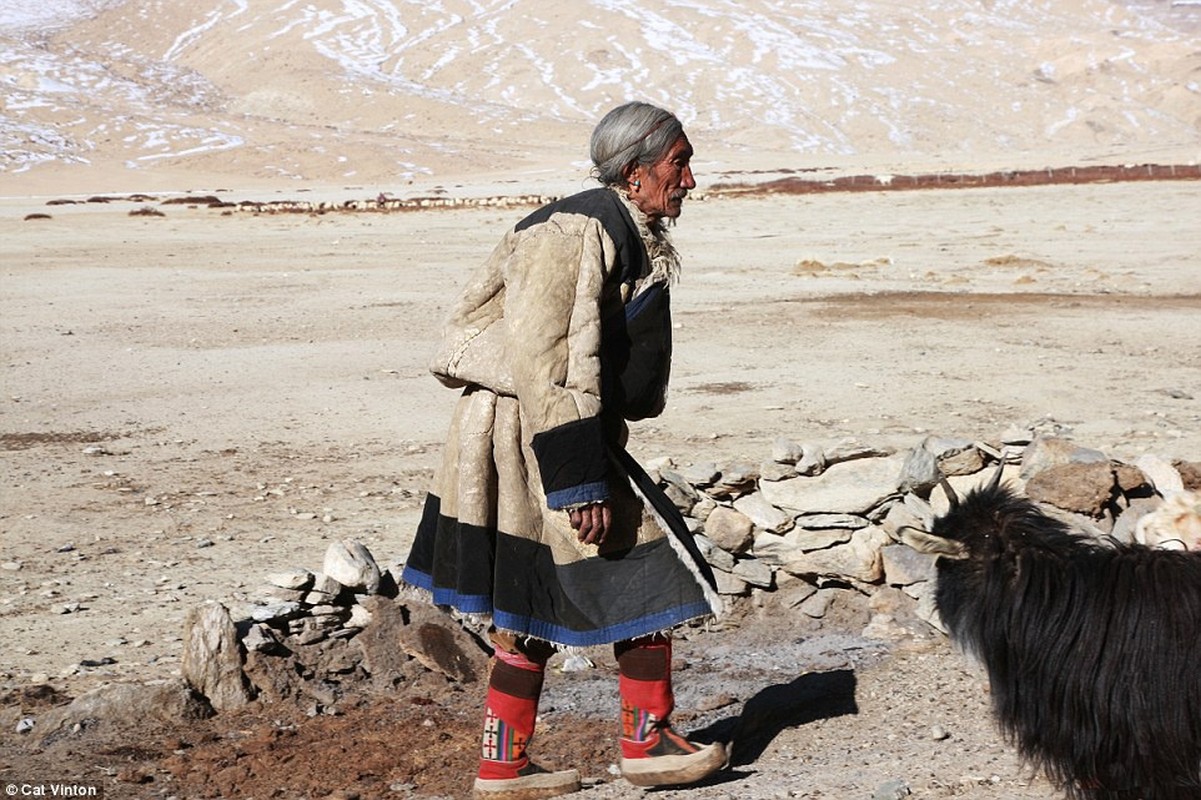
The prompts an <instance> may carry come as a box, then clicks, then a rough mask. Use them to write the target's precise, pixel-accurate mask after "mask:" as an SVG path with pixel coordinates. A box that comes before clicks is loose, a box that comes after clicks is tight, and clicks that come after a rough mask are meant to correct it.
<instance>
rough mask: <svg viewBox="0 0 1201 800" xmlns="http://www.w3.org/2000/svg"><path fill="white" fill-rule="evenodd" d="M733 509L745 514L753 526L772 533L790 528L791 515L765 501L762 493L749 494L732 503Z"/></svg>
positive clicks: (782, 531)
mask: <svg viewBox="0 0 1201 800" xmlns="http://www.w3.org/2000/svg"><path fill="white" fill-rule="evenodd" d="M734 508H735V510H737V511H740V512H742V513H743V514H745V515H746V516H747V517H748V518H749V519H750V520H751V522H753V523H755V526H756V527H758V528H761V529H763V530H765V531H771V532H773V533H784V532H785V531H787V530H790V529H791V528H792V524H793V523H792V515H791V514H785V513H784V512H783V511H781V510H780V509H778V508H776V507H775V506H774V505H772V504H771V503H769V502H768V501H767V498H765V497H764V496H763V492H751V493H750V494H747V495H743V496H742V497H739V498H738V499H737V500H735V501H734Z"/></svg>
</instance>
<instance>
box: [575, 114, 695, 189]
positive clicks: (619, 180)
mask: <svg viewBox="0 0 1201 800" xmlns="http://www.w3.org/2000/svg"><path fill="white" fill-rule="evenodd" d="M683 132H684V125H683V124H682V123H681V122H680V120H678V119H677V118H676V115H675V114H672V113H671V112H670V111H665V110H664V109H662V108H659V107H658V106H653V105H651V104H650V103H642V102H639V101H637V100H635V101H632V102H629V103H625V104H624V105H620V106H618V107H617V108H615V109H613V110H612V111H610V112H609V113H608V114H605V116H604V118H603V119H601V121H600V122H598V123H597V125H596V128H594V129H593V131H592V141H591V152H592V165H593V166H592V175H593V176H594V177H595V178H596V179H597V180H599V181H600V182H601V183H603V184H604V185H606V186H615V185H616V186H621V185H624V184H625V182H626V176H625V171H626V168H627V167H629V166H631V165H634V164H648V165H649V164H654V163H655V162H656V161H658V160H659V159H661V158H662V157H663V156H665V155H666V154H667V151H668V150H670V149H671V146H672V145H673V144H675V143H676V139H678V138H680V134H682V133H683Z"/></svg>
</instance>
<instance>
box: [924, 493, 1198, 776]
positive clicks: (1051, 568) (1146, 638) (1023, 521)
mask: <svg viewBox="0 0 1201 800" xmlns="http://www.w3.org/2000/svg"><path fill="white" fill-rule="evenodd" d="M930 533H931V534H933V536H934V537H937V539H938V540H939V541H943V542H946V543H947V544H949V545H951V547H952V548H953V550H952V551H948V550H946V549H944V550H943V551H942V552H943V553H948V552H954V557H943V558H940V559H939V560H938V566H937V571H938V587H937V594H936V599H937V607H938V610H939V614H940V616H941V617H942V620H943V623H944V624H945V625H946V627H947V630H948V631H949V632H950V635H951V637H952V640H953V641H955V642H956V643H957V644H958V645H959V646H960V647H962V648H963V649H964V650H966V651H968V652H969V653H971V654H973V655H974V656H975V657H976V658H978V659H979V660H980V661H981V662H982V664H983V666H984V668H985V670H986V671H987V673H988V678H989V683H990V685H991V694H992V703H993V710H994V713H995V716H996V718H997V720H998V722H999V724H1000V727H1001V728H1002V730H1003V731H1004V733H1005V734H1006V735H1007V737H1008V738H1009V739H1010V740H1011V741H1012V742H1013V743H1015V744H1016V745H1017V747H1018V750H1019V752H1020V753H1021V755H1022V757H1023V758H1024V759H1026V760H1027V761H1028V762H1029V763H1031V764H1033V765H1035V766H1036V767H1038V768H1041V769H1042V770H1043V771H1044V772H1045V773H1046V774H1047V776H1048V777H1049V778H1050V779H1051V780H1052V781H1054V782H1055V783H1056V784H1057V785H1059V786H1060V787H1061V788H1062V790H1063V791H1065V792H1066V793H1067V796H1068V797H1069V798H1072V799H1073V800H1199V798H1201V553H1197V552H1181V551H1169V550H1160V549H1154V548H1149V547H1145V546H1142V545H1138V544H1123V543H1119V542H1116V541H1109V540H1102V539H1097V538H1093V537H1085V536H1081V535H1078V534H1075V533H1073V532H1072V529H1071V528H1070V527H1069V526H1068V525H1067V524H1065V523H1064V522H1062V521H1060V520H1058V519H1056V518H1054V517H1051V516H1048V515H1047V514H1045V513H1044V512H1043V511H1041V510H1040V509H1039V507H1038V506H1037V504H1035V503H1034V502H1032V501H1030V500H1029V499H1026V498H1023V497H1019V496H1018V495H1016V494H1015V493H1014V492H1013V491H1012V490H1010V489H1008V488H1006V487H1003V486H998V485H997V484H996V482H995V481H994V483H993V484H992V485H990V486H987V487H983V488H978V489H976V490H974V491H972V492H970V493H969V494H968V495H967V496H966V497H965V498H963V500H962V501H957V502H955V503H953V504H952V507H951V509H950V510H949V511H948V512H947V513H946V514H945V515H943V516H942V517H940V518H938V519H936V520H935V521H934V523H933V525H932V528H931V530H930Z"/></svg>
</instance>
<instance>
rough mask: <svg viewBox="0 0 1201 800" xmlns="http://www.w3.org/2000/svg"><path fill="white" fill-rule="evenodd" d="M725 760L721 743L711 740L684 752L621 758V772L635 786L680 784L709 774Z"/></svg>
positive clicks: (694, 780)
mask: <svg viewBox="0 0 1201 800" xmlns="http://www.w3.org/2000/svg"><path fill="white" fill-rule="evenodd" d="M725 763H726V748H725V745H723V744H722V743H721V742H714V743H713V744H710V745H706V746H705V747H702V748H701V749H700V750H698V751H696V752H695V753H689V754H688V755H685V756H655V757H653V758H623V759H622V760H621V776H622V777H623V778H625V779H626V780H627V781H629V782H630V783H632V784H634V785H635V786H683V785H685V784H689V783H696V782H697V781H699V780H701V779H702V778H707V777H709V776H710V775H712V774H713V773H714V772H717V771H718V770H719V769H721V768H722V767H723V766H725Z"/></svg>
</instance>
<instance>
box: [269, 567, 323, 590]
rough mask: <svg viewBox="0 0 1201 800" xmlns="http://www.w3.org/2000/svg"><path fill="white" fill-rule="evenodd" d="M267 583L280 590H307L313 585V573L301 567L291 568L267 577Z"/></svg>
mask: <svg viewBox="0 0 1201 800" xmlns="http://www.w3.org/2000/svg"><path fill="white" fill-rule="evenodd" d="M267 583H268V584H270V585H271V586H278V587H279V588H281V589H301V590H303V589H308V588H309V587H310V586H312V585H313V573H311V572H309V571H308V570H307V569H304V568H303V567H293V568H292V569H287V570H283V571H281V572H273V573H271V574H270V575H268V576H267Z"/></svg>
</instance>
